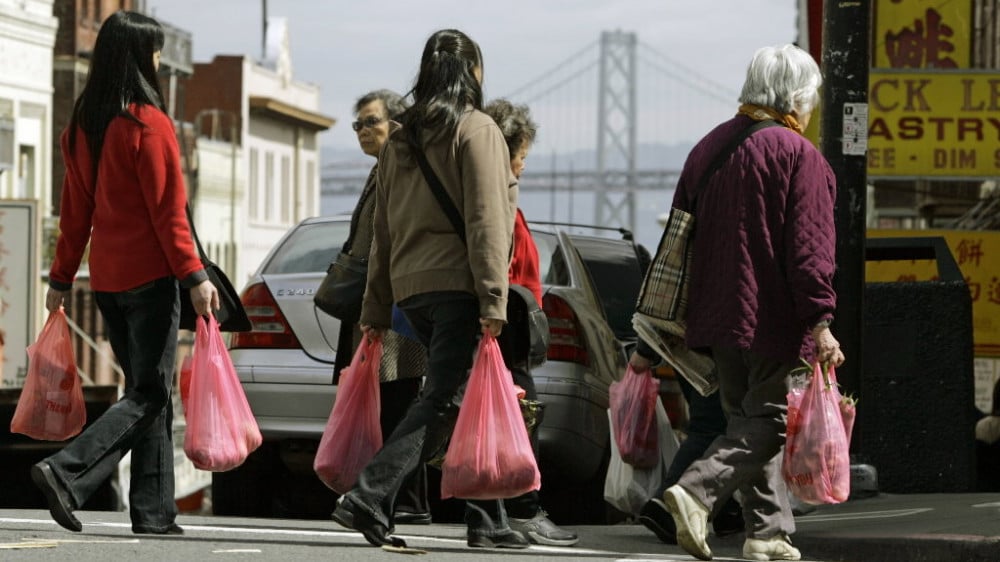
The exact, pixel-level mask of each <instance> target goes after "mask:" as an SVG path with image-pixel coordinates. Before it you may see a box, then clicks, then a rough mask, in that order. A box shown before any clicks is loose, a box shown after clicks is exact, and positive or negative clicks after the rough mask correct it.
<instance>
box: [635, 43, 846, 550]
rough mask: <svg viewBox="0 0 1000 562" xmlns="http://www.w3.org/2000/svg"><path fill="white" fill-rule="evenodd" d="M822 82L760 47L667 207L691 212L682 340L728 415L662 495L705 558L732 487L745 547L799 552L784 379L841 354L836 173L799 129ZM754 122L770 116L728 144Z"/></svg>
mask: <svg viewBox="0 0 1000 562" xmlns="http://www.w3.org/2000/svg"><path fill="white" fill-rule="evenodd" d="M821 83H822V77H821V76H820V71H819V67H818V66H817V65H816V62H815V61H814V60H813V59H812V57H811V56H810V55H809V54H808V53H806V52H805V51H803V50H801V49H799V48H797V47H795V46H793V45H785V46H781V47H765V48H762V49H760V50H758V51H757V52H756V54H755V55H754V57H753V60H752V61H751V63H750V66H749V68H748V70H747V77H746V82H745V83H744V85H743V92H742V94H741V95H740V102H741V103H742V105H741V106H740V109H739V112H738V114H737V115H736V116H735V117H733V118H732V119H730V120H728V121H726V122H724V123H722V124H720V125H718V126H717V127H715V128H714V129H713V130H712V131H711V132H710V133H709V134H708V135H707V136H705V138H703V139H702V140H701V141H700V142H699V143H698V144H697V145H696V146H695V147H694V148H693V149H692V150H691V153H690V155H689V156H688V159H687V161H686V162H685V164H684V170H683V172H682V173H681V177H680V180H679V182H678V185H677V190H676V192H675V193H674V200H673V206H674V207H676V208H678V209H682V210H686V211H688V212H691V213H693V214H694V215H695V225H696V226H695V236H694V260H693V263H692V266H691V272H690V288H689V295H688V314H687V334H686V340H687V345H688V346H689V347H691V348H692V349H700V350H705V351H708V352H710V353H711V354H712V356H713V358H714V359H715V364H716V368H717V371H718V377H719V392H720V398H721V401H722V407H723V410H724V411H725V413H726V416H727V418H728V427H727V429H726V433H725V434H723V435H720V436H719V437H717V438H716V439H715V440H714V441H713V442H712V444H711V446H709V448H708V449H707V450H706V451H705V454H704V455H703V456H702V457H701V459H699V460H697V461H695V462H694V463H693V464H691V466H690V467H689V468H688V469H687V470H686V471H685V472H684V474H683V475H682V476H681V478H680V481H679V482H678V483H677V484H676V485H674V486H671V487H670V488H668V489H667V490H666V491H665V492H664V493H663V501H664V503H665V504H666V506H667V508H668V509H669V510H670V512H671V515H672V516H673V518H674V521H675V523H676V525H677V541H678V543H679V544H680V545H681V546H682V547H683V548H684V550H686V551H687V552H689V553H690V554H692V555H694V556H695V557H697V558H700V559H702V560H710V559H711V558H712V551H711V549H710V548H709V546H708V543H707V540H706V535H707V522H708V520H709V519H710V517H711V515H712V513H713V511H714V510H715V509H716V508H719V507H721V506H722V504H723V503H724V501H725V500H726V498H728V497H729V496H730V495H732V494H733V493H734V492H736V491H739V492H740V493H741V494H742V502H743V518H744V520H745V522H746V528H745V530H746V542H745V543H744V546H743V556H744V557H746V558H748V559H750V560H798V559H799V558H800V553H799V551H798V550H797V549H796V548H795V547H793V546H792V544H791V542H790V540H789V538H788V537H789V535H791V534H792V533H793V532H794V531H795V522H794V519H793V517H792V511H791V508H790V507H789V503H788V496H787V492H786V488H785V484H784V481H783V480H782V477H781V470H780V468H781V454H782V445H784V442H785V412H786V410H787V404H786V400H785V394H786V387H785V380H786V378H787V376H788V373H789V371H791V370H792V369H793V368H795V367H796V366H798V365H799V364H800V358H802V359H805V360H807V361H810V362H811V361H813V360H819V361H823V362H832V363H833V364H834V365H840V364H841V363H843V361H844V354H843V353H842V352H841V351H840V345H839V343H838V342H837V340H836V339H835V338H834V337H833V335H832V334H831V333H830V327H829V326H830V323H831V322H832V321H833V312H834V309H835V308H836V294H835V293H834V290H833V284H832V280H833V273H834V269H835V260H834V257H835V241H836V232H835V228H834V216H833V207H834V200H835V193H836V183H835V178H834V174H833V171H832V170H831V168H830V165H829V164H828V163H827V162H826V160H825V159H824V158H823V155H822V154H821V153H820V152H819V151H818V150H817V149H816V147H815V146H813V144H812V143H811V142H810V141H809V140H808V139H806V138H805V137H804V136H802V132H803V130H804V129H805V128H806V126H807V125H808V123H809V118H810V116H811V115H812V111H813V109H814V108H815V107H816V103H817V102H818V99H819V93H818V89H819V86H820V84H821ZM766 120H773V121H775V122H777V124H780V125H782V126H773V127H769V128H761V129H758V130H756V131H754V132H753V134H752V135H749V136H746V137H745V138H742V140H740V139H741V136H742V134H743V133H745V132H746V131H748V130H749V128H750V127H751V126H753V125H754V124H755V123H757V122H760V121H766ZM727 154H728V156H727ZM720 156H721V160H719V161H717V158H718V157H720ZM631 362H632V364H633V367H635V368H636V369H637V370H644V369H645V368H648V365H649V360H648V358H646V357H643V356H642V355H640V354H633V355H632V359H631Z"/></svg>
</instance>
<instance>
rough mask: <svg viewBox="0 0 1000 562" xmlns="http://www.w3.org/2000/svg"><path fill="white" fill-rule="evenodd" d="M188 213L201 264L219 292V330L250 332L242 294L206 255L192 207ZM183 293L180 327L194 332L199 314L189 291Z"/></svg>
mask: <svg viewBox="0 0 1000 562" xmlns="http://www.w3.org/2000/svg"><path fill="white" fill-rule="evenodd" d="M186 211H187V218H188V225H190V227H191V238H193V239H194V243H195V245H196V246H197V247H198V257H199V258H201V264H202V265H203V266H204V267H205V272H206V273H208V278H209V280H210V281H212V284H213V285H215V288H216V289H218V290H219V310H217V311H215V318H216V320H218V321H219V330H221V331H223V332H249V331H250V330H251V329H253V325H252V324H251V323H250V319H249V318H247V312H246V310H244V309H243V303H242V302H240V294H239V293H237V292H236V289H235V288H234V287H233V284H232V283H230V282H229V278H228V277H226V273H225V272H224V271H222V268H220V267H219V266H218V265H216V263H215V262H213V261H212V260H210V259H208V256H207V255H205V249H204V248H202V247H201V240H198V233H197V232H195V230H194V221H193V220H191V206H190V205H188V206H187V208H186ZM182 293H184V294H181V321H180V327H181V328H182V329H185V330H192V331H193V330H194V329H195V324H196V323H197V322H196V321H197V320H198V314H197V313H196V312H195V310H194V305H193V304H191V295H190V293H189V292H187V291H182Z"/></svg>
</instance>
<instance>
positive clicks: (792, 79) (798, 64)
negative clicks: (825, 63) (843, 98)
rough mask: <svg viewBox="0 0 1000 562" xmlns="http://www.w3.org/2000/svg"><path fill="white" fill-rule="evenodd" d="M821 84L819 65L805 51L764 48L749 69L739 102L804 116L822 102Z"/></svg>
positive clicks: (756, 55)
mask: <svg viewBox="0 0 1000 562" xmlns="http://www.w3.org/2000/svg"><path fill="white" fill-rule="evenodd" d="M822 83H823V77H822V75H820V72H819V65H817V64H816V61H815V60H813V58H812V55H810V54H809V53H807V52H806V51H803V50H802V49H800V48H798V47H796V46H795V45H791V44H788V45H782V46H780V47H763V48H761V49H758V50H757V52H756V53H754V55H753V60H751V61H750V66H749V67H747V79H746V82H744V83H743V91H742V92H741V93H740V103H750V104H754V105H760V106H763V107H769V108H771V109H774V110H777V111H778V112H780V113H784V114H787V113H791V112H793V111H794V112H796V113H797V114H799V115H803V114H806V113H809V112H811V111H812V110H813V109H815V108H816V104H817V103H819V87H820V85H821V84H822Z"/></svg>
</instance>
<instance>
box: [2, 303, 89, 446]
mask: <svg viewBox="0 0 1000 562" xmlns="http://www.w3.org/2000/svg"><path fill="white" fill-rule="evenodd" d="M86 422H87V408H86V404H85V403H84V400H83V389H82V388H81V385H80V377H79V376H77V372H76V356H75V354H74V353H73V341H72V340H71V339H70V333H69V322H67V321H66V313H65V312H64V311H63V309H62V308H60V309H59V310H57V311H56V312H53V313H52V314H49V318H48V320H46V321H45V326H44V327H43V328H42V332H41V333H40V334H38V339H37V340H35V343H33V344H31V345H29V346H28V374H27V377H26V378H25V380H24V387H23V388H21V396H20V397H19V398H18V399H17V408H16V409H15V410H14V418H13V419H12V420H11V422H10V430H11V432H13V433H23V434H24V435H27V436H28V437H31V438H32V439H41V440H46V441H64V440H66V439H69V438H70V437H73V436H74V435H76V434H78V433H80V430H81V429H83V425H84V424H85V423H86Z"/></svg>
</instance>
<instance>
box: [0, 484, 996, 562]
mask: <svg viewBox="0 0 1000 562" xmlns="http://www.w3.org/2000/svg"><path fill="white" fill-rule="evenodd" d="M78 516H79V518H80V520H81V521H82V522H83V524H84V530H83V532H82V533H70V532H68V531H64V530H63V529H61V528H60V527H58V526H57V525H56V524H55V523H53V522H52V520H51V519H50V518H49V515H48V512H47V511H44V510H13V509H6V510H0V560H4V561H5V562H6V561H8V560H12V561H13V560H30V561H32V562H47V561H50V560H53V561H54V560H73V561H74V562H84V561H88V560H100V561H102V562H107V561H109V560H115V559H122V560H181V561H191V562H193V561H202V560H259V561H265V560H267V561H269V560H331V559H333V560H365V561H371V562H375V561H381V560H397V561H398V560H401V559H400V557H401V556H405V555H403V554H398V553H391V552H387V551H383V550H381V549H376V548H373V547H370V546H368V544H367V543H365V541H364V539H363V538H362V537H361V536H360V535H358V534H357V533H354V532H351V531H348V530H346V529H343V528H341V527H339V526H338V525H336V524H335V523H333V522H332V521H303V520H287V519H285V520H277V519H246V518H236V517H212V516H195V515H182V516H181V517H179V518H178V522H179V523H180V524H181V525H182V526H183V527H184V528H185V531H186V532H185V535H184V536H180V537H151V536H148V535H133V534H132V533H131V530H130V526H129V523H128V515H127V514H126V513H124V512H98V511H91V512H78ZM796 524H797V526H798V531H797V532H796V533H795V535H794V537H793V541H794V544H795V545H796V546H797V547H798V548H799V549H800V550H801V551H802V553H803V559H804V560H807V561H808V560H812V561H834V560H839V561H852V562H853V561H857V562H872V561H874V562H880V561H884V562H893V561H900V562H902V561H906V562H924V561H926V562H951V561H954V562H980V561H982V562H986V561H990V562H996V561H998V560H1000V494H912V495H888V494H882V495H879V496H876V497H872V498H867V499H857V500H851V501H848V502H846V503H844V504H840V505H826V506H819V507H817V508H816V509H815V510H814V511H812V512H810V513H808V514H806V515H802V516H799V517H797V518H796ZM570 528H572V529H574V530H575V531H576V532H577V533H579V534H580V537H581V540H580V543H579V544H578V545H577V546H575V547H543V546H532V547H531V548H530V549H528V550H523V551H511V550H483V549H470V548H468V547H467V546H466V544H465V538H464V536H465V529H464V526H462V525H454V524H435V525H430V526H417V525H405V526H403V525H401V526H399V528H398V529H397V533H398V535H399V536H402V537H404V538H405V539H406V540H407V542H408V543H409V545H410V546H411V547H416V548H418V549H422V550H425V551H427V553H428V555H427V556H428V558H427V559H428V560H431V559H433V560H456V561H457V560H463V561H464V560H469V559H471V558H475V559H476V560H477V561H478V560H485V561H498V562H499V561H503V562H515V561H516V562H520V561H522V560H543V559H557V560H560V561H564V560H565V561H570V560H587V561H599V560H614V561H618V560H622V561H624V560H628V561H640V560H667V561H689V560H694V559H693V558H692V557H691V556H689V555H687V554H686V553H685V552H684V551H683V550H682V549H680V548H679V547H677V546H676V545H665V544H662V543H660V542H659V541H658V540H657V539H656V538H655V537H654V536H653V535H652V533H650V532H648V531H647V530H646V529H645V527H643V526H641V525H638V524H628V523H626V524H619V525H610V526H578V527H570ZM709 545H710V546H711V548H712V550H713V553H714V554H715V559H716V560H740V559H741V550H742V545H743V537H742V536H732V537H726V538H723V539H719V538H716V537H710V538H709Z"/></svg>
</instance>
